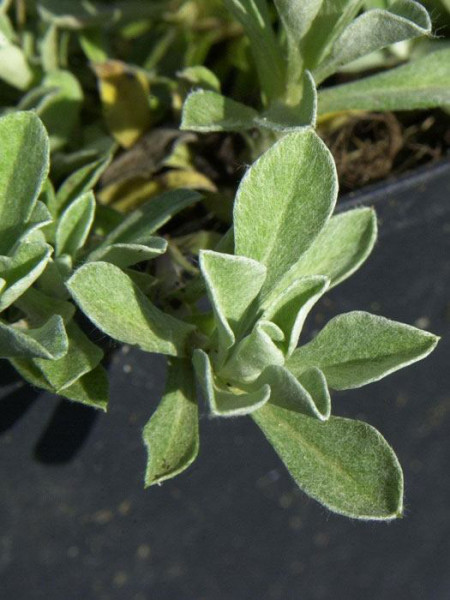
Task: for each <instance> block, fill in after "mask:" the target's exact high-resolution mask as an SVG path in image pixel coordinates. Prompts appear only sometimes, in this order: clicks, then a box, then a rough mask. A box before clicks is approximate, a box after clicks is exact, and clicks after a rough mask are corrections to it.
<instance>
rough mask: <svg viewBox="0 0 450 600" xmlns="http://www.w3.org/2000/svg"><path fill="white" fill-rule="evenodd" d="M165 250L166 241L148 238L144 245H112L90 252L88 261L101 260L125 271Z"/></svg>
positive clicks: (158, 238)
mask: <svg viewBox="0 0 450 600" xmlns="http://www.w3.org/2000/svg"><path fill="white" fill-rule="evenodd" d="M166 250H167V241H166V240H165V239H164V238H160V237H151V238H149V240H148V242H147V243H146V244H112V245H111V246H101V247H100V248H98V249H97V250H94V251H93V252H91V254H90V255H89V256H88V258H87V260H88V261H95V260H101V261H104V262H109V263H112V264H113V265H116V266H118V267H121V268H123V269H125V268H126V267H130V266H132V265H136V264H138V263H140V262H142V261H144V260H150V259H152V258H156V257H157V256H160V255H161V254H164V252H165V251H166Z"/></svg>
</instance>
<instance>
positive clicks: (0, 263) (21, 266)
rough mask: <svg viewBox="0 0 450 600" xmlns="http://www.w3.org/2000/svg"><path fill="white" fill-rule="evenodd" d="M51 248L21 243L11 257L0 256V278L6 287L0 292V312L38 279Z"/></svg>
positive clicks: (34, 243)
mask: <svg viewBox="0 0 450 600" xmlns="http://www.w3.org/2000/svg"><path fill="white" fill-rule="evenodd" d="M51 253H52V248H51V246H49V245H48V244H42V243H40V242H23V243H22V244H20V245H19V246H18V248H17V250H16V251H15V253H14V254H13V255H12V257H8V256H0V276H1V278H2V279H4V280H5V281H6V285H5V286H4V287H3V290H2V291H1V292H0V312H1V311H3V310H5V309H6V308H8V306H10V305H11V304H12V303H13V302H15V301H16V300H17V298H19V297H20V296H21V295H22V294H23V293H24V292H25V291H26V290H27V289H28V288H29V287H30V286H31V285H33V283H34V282H35V281H36V279H38V277H40V275H41V274H42V273H43V271H44V269H45V268H46V266H47V264H48V262H49V260H50V256H51Z"/></svg>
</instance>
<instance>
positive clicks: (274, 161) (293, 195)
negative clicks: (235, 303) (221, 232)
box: [234, 130, 337, 290]
mask: <svg viewBox="0 0 450 600" xmlns="http://www.w3.org/2000/svg"><path fill="white" fill-rule="evenodd" d="M336 196H337V175H336V168H335V165H334V161H333V159H332V157H331V154H330V152H329V150H328V148H327V147H326V146H325V144H324V143H323V142H322V141H321V140H320V138H319V137H318V136H317V134H316V133H315V132H314V131H312V130H306V131H302V132H296V133H291V134H288V135H286V136H284V137H283V138H282V139H281V140H280V141H279V142H277V143H276V144H275V145H274V146H272V147H271V148H270V150H268V151H267V152H266V153H265V154H263V156H262V157H261V158H260V159H259V160H257V161H256V163H254V164H253V166H252V167H250V169H249V170H248V171H247V174H246V175H245V177H244V178H243V180H242V182H241V184H240V186H239V189H238V192H237V196H236V200H235V205H234V235H235V253H236V254H240V255H242V256H247V257H248V258H253V259H254V260H256V261H258V262H260V263H263V264H265V265H266V267H267V279H266V282H265V284H264V288H263V289H264V290H270V289H271V288H272V287H273V285H274V284H275V283H276V282H277V281H278V280H279V279H280V278H281V277H282V276H283V275H284V273H286V271H288V269H289V268H290V267H291V266H292V265H293V264H295V263H296V262H297V261H298V259H299V258H300V256H301V255H302V254H303V253H304V252H305V251H306V250H307V249H308V248H309V246H310V245H311V244H312V243H313V241H314V239H315V238H316V237H317V235H318V234H319V233H320V231H321V229H322V228H323V227H324V225H325V224H326V222H327V221H328V219H329V217H330V215H331V213H332V211H333V208H334V205H335V202H336Z"/></svg>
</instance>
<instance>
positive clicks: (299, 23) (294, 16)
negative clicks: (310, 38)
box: [275, 0, 323, 44]
mask: <svg viewBox="0 0 450 600" xmlns="http://www.w3.org/2000/svg"><path fill="white" fill-rule="evenodd" d="M322 3H323V0H275V6H276V8H277V11H278V14H279V15H280V18H281V20H282V22H283V26H284V28H285V30H286V31H287V33H288V35H289V36H290V37H291V38H292V39H293V40H295V41H296V42H297V44H299V42H300V40H301V39H302V37H303V36H304V35H305V33H306V32H307V31H308V29H309V28H310V27H311V25H312V23H313V21H314V19H315V18H316V16H317V14H318V12H319V10H320V7H321V6H322Z"/></svg>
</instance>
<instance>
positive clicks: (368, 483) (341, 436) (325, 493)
mask: <svg viewBox="0 0 450 600" xmlns="http://www.w3.org/2000/svg"><path fill="white" fill-rule="evenodd" d="M252 416H253V418H254V420H255V421H256V423H257V424H258V425H259V427H260V428H261V429H262V431H263V433H264V435H265V436H266V437H267V439H268V440H269V442H270V443H271V444H272V446H273V447H274V449H275V451H276V453H277V454H278V456H279V457H280V458H281V460H282V461H283V463H284V464H285V465H286V467H287V469H288V470H289V472H290V474H291V475H292V477H293V478H294V480H295V481H296V483H297V484H298V486H299V487H300V488H301V489H302V490H303V491H304V492H306V493H307V494H308V495H309V496H311V497H312V498H314V499H315V500H317V501H318V502H320V503H321V504H323V505H324V506H326V507H327V508H329V509H330V510H332V511H333V512H336V513H339V514H342V515H346V516H348V517H352V518H355V519H364V520H389V519H395V518H397V517H401V516H402V513H403V474H402V470H401V467H400V465H399V462H398V460H397V457H396V456H395V454H394V451H393V450H392V448H391V447H390V446H389V445H388V444H387V442H386V440H385V439H384V438H383V437H382V436H381V434H380V433H378V431H377V430H376V429H374V428H373V427H371V426H370V425H367V424H366V423H362V422H360V421H353V420H350V419H342V418H340V417H330V419H329V420H328V421H325V422H320V421H318V420H317V419H313V418H311V417H307V416H305V415H302V414H300V413H297V412H294V411H291V410H286V409H284V408H280V407H278V406H274V405H272V404H270V403H269V404H266V406H264V407H263V408H262V409H261V410H258V411H256V412H255V413H253V415H252Z"/></svg>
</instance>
